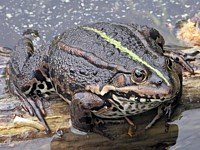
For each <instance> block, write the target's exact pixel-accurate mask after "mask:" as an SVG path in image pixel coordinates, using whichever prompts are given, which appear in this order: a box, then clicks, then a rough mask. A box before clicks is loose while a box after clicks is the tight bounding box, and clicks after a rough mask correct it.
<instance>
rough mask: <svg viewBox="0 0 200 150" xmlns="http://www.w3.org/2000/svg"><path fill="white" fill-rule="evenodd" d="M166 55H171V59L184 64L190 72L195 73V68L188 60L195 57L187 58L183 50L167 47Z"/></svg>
mask: <svg viewBox="0 0 200 150" xmlns="http://www.w3.org/2000/svg"><path fill="white" fill-rule="evenodd" d="M164 55H165V56H167V57H170V58H171V59H173V60H174V61H175V62H177V63H179V64H180V65H181V66H183V67H184V68H185V69H186V70H187V71H188V72H190V73H191V74H194V69H193V68H192V66H191V65H190V64H189V63H188V62H187V61H189V60H191V61H192V60H194V58H193V59H191V58H190V59H187V55H186V54H185V53H183V52H180V51H176V50H171V49H170V50H167V49H165V53H164Z"/></svg>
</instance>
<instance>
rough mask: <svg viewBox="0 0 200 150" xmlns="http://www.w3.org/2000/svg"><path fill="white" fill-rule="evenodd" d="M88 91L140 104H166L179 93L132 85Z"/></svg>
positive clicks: (166, 89) (167, 88)
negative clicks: (165, 102)
mask: <svg viewBox="0 0 200 150" xmlns="http://www.w3.org/2000/svg"><path fill="white" fill-rule="evenodd" d="M86 89H87V90H89V91H91V92H93V93H96V94H98V95H101V96H104V95H105V94H108V93H111V95H112V99H116V100H126V101H139V102H140V101H141V102H156V101H158V102H164V101H167V100H171V99H173V98H174V97H175V96H176V95H177V94H178V91H177V92H176V91H173V89H172V88H171V87H159V88H157V87H149V86H145V85H139V86H138V85H137V86H134V85H132V86H125V87H119V88H118V87H115V86H112V85H106V86H104V87H103V88H100V87H99V86H92V85H88V86H86Z"/></svg>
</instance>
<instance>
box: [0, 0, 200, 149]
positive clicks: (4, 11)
mask: <svg viewBox="0 0 200 150" xmlns="http://www.w3.org/2000/svg"><path fill="white" fill-rule="evenodd" d="M199 8H200V2H199V1H198V0H176V1H175V0H152V1H147V0H56V1H55V0H26V1H24V0H1V1H0V25H1V26H0V46H6V47H10V48H13V47H14V45H15V44H16V43H17V40H18V39H19V38H20V37H21V34H22V32H23V31H24V30H26V29H27V28H35V29H37V30H39V32H40V35H41V37H42V38H43V39H45V40H46V41H49V40H51V39H53V37H55V36H56V35H58V34H59V33H61V32H63V31H64V30H65V29H66V28H69V27H73V26H76V25H83V24H87V23H92V22H98V21H109V22H110V21H115V22H129V23H130V22H133V23H138V24H146V25H150V26H153V27H155V28H157V29H158V30H159V31H160V32H161V33H162V34H163V35H164V37H165V39H166V43H167V44H179V43H178V41H177V40H176V38H175V35H174V33H175V30H174V28H173V27H174V25H175V23H176V22H177V21H178V20H181V19H186V18H189V17H192V16H194V14H195V13H197V12H198V11H199ZM199 113H200V111H199V110H190V111H186V112H183V114H182V116H183V117H182V118H181V119H180V120H179V121H175V122H174V123H175V124H177V125H178V127H179V134H178V138H177V143H176V145H174V146H173V147H171V148H170V150H174V149H181V150H183V149H198V147H199V146H200V144H199V142H198V139H199V136H200V135H199V133H200V132H199V131H200V126H199V124H200V121H199V118H198V116H199V115H200V114H199ZM188 119H189V121H188ZM190 127H192V128H190ZM50 141H51V139H38V140H33V141H30V142H25V143H22V144H19V145H18V146H16V147H15V148H10V149H23V148H26V149H35V148H34V147H32V146H33V145H34V144H35V143H36V144H37V146H38V147H37V148H38V149H50ZM42 142H44V143H46V144H45V145H46V146H43V145H42V144H41V146H40V143H42ZM31 147H32V148H31ZM0 149H8V147H1V148H0Z"/></svg>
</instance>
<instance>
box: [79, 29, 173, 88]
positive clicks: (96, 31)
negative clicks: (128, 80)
mask: <svg viewBox="0 0 200 150" xmlns="http://www.w3.org/2000/svg"><path fill="white" fill-rule="evenodd" d="M83 28H84V29H86V30H90V31H93V32H95V33H97V34H98V35H100V36H101V37H102V38H103V39H105V40H106V41H107V42H109V43H111V44H113V45H114V46H115V47H116V48H118V49H119V50H120V51H121V52H123V53H126V54H128V56H130V57H131V58H132V59H133V60H135V61H137V62H140V63H142V64H143V65H145V66H146V67H148V68H149V69H151V70H153V71H154V72H155V73H156V74H157V75H158V76H159V77H160V78H162V79H163V80H164V81H165V83H166V84H167V85H168V86H170V83H169V81H168V80H167V79H166V78H165V77H164V75H163V74H162V73H161V72H160V71H159V70H158V69H156V68H154V67H153V66H151V65H150V64H148V63H147V62H146V61H144V60H142V59H141V58H140V57H139V56H138V55H137V54H135V53H133V52H132V51H131V50H129V49H128V48H126V47H124V46H123V45H121V42H119V41H117V40H115V39H113V38H111V37H110V36H108V35H107V34H106V33H105V32H102V31H100V30H97V29H95V28H90V27H83Z"/></svg>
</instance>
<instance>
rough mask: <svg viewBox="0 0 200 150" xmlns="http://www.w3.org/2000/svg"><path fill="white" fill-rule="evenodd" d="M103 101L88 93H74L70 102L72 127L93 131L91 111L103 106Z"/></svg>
mask: <svg viewBox="0 0 200 150" xmlns="http://www.w3.org/2000/svg"><path fill="white" fill-rule="evenodd" d="M103 104H104V101H103V100H102V99H101V98H100V97H98V96H97V95H94V94H92V93H89V92H81V93H76V94H75V95H74V96H73V99H72V102H71V107H70V110H71V120H72V126H73V127H74V128H76V129H78V130H81V131H85V132H89V131H92V129H93V125H94V124H93V118H92V113H91V110H92V109H94V108H97V107H101V106H103Z"/></svg>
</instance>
